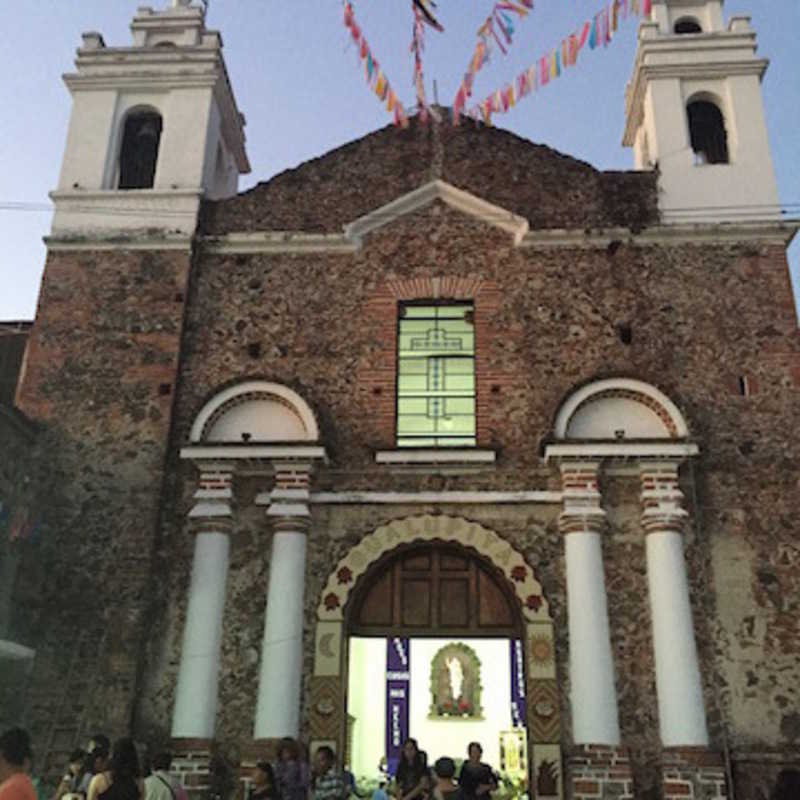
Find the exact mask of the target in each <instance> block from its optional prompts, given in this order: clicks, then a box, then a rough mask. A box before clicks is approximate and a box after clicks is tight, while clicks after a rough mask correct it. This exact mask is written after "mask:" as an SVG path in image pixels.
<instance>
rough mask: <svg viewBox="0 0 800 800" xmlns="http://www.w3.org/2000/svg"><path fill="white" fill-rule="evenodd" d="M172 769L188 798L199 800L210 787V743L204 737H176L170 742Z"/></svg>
mask: <svg viewBox="0 0 800 800" xmlns="http://www.w3.org/2000/svg"><path fill="white" fill-rule="evenodd" d="M172 746H173V752H174V755H173V757H172V769H171V770H170V773H171V774H172V775H174V776H175V777H176V778H177V779H178V780H179V781H180V782H181V784H183V786H185V787H186V792H187V793H188V795H189V798H190V800H200V799H201V798H204V797H206V796H207V795H208V792H209V790H210V788H211V758H212V755H213V753H212V744H211V742H208V741H206V740H204V739H178V740H173V742H172Z"/></svg>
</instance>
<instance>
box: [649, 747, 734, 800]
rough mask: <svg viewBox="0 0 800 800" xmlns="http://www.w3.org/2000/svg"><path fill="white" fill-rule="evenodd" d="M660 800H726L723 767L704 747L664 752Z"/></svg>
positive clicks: (716, 757)
mask: <svg viewBox="0 0 800 800" xmlns="http://www.w3.org/2000/svg"><path fill="white" fill-rule="evenodd" d="M661 778H662V792H663V795H662V796H663V800H726V798H727V797H728V789H727V780H726V775H725V767H724V764H723V761H722V758H721V756H720V755H719V754H717V753H714V752H711V751H709V750H706V749H704V748H680V749H677V748H676V749H672V748H671V749H669V750H665V751H664V754H663V756H662V767H661Z"/></svg>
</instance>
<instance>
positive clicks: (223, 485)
mask: <svg viewBox="0 0 800 800" xmlns="http://www.w3.org/2000/svg"><path fill="white" fill-rule="evenodd" d="M232 483H233V475H232V474H231V473H230V472H222V471H220V472H202V473H200V478H199V479H198V481H197V488H198V489H200V491H204V492H208V491H224V490H226V489H230V488H231V485H232Z"/></svg>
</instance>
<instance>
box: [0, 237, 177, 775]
mask: <svg viewBox="0 0 800 800" xmlns="http://www.w3.org/2000/svg"><path fill="white" fill-rule="evenodd" d="M188 274H189V256H188V253H180V252H164V253H153V252H145V253H142V252H124V251H116V252H80V251H78V252H56V253H51V254H50V255H49V257H48V260H47V264H46V267H45V274H44V279H43V284H42V290H41V295H40V298H39V308H38V313H37V318H36V323H35V325H34V328H33V331H32V333H31V338H30V342H29V350H28V360H27V369H26V372H25V375H24V379H23V383H22V386H21V390H20V394H19V402H20V407H21V409H22V410H23V411H24V412H25V413H26V414H27V415H28V416H29V417H31V418H32V419H34V420H35V421H36V422H37V423H39V425H40V427H41V429H42V432H41V435H40V446H41V448H42V452H43V453H44V458H45V459H46V463H47V466H48V470H49V483H48V485H47V487H46V491H47V499H48V503H47V505H48V509H49V515H50V520H51V523H50V525H49V526H48V527H47V529H46V530H44V531H43V533H42V537H41V539H42V541H41V544H40V546H38V547H32V548H29V551H28V552H27V553H26V555H25V558H24V560H23V563H22V565H21V567H20V575H21V576H24V578H23V579H22V580H18V582H17V588H16V591H15V604H14V606H15V615H14V620H13V623H12V628H13V630H14V631H15V635H16V636H18V638H19V639H20V640H22V641H24V642H25V643H26V644H29V645H30V646H32V647H33V648H34V649H35V650H36V653H37V654H36V659H35V664H34V671H33V675H32V680H31V684H30V687H29V696H28V710H27V716H26V724H27V726H28V727H29V728H30V730H31V733H32V736H33V740H34V747H35V750H36V752H37V754H38V756H39V760H38V761H37V768H38V769H40V770H43V771H44V772H46V773H48V774H49V773H52V772H53V771H54V770H56V769H61V768H62V767H63V763H64V758H65V754H68V752H69V751H70V750H71V749H73V748H74V747H75V746H77V745H79V744H81V745H82V744H84V739H85V738H86V737H88V736H89V735H90V734H91V733H92V732H94V731H95V730H104V731H106V732H107V733H108V734H109V735H111V736H114V735H120V734H122V733H125V732H127V731H129V730H130V725H131V719H132V715H133V711H134V703H135V698H136V685H137V680H138V673H139V670H140V652H141V649H142V637H143V634H144V632H145V631H146V630H147V629H148V628H149V626H150V625H152V624H154V621H153V620H152V619H151V618H150V617H149V612H150V610H151V602H152V597H153V593H154V592H157V590H158V587H159V586H160V580H158V577H157V575H156V574H154V572H153V566H154V563H155V559H156V555H157V552H158V547H159V546H160V542H159V539H158V538H157V536H156V526H157V520H158V518H159V514H160V493H161V487H162V483H163V478H164V467H165V460H166V458H167V453H168V437H169V431H170V421H171V414H172V403H173V399H174V389H175V382H176V379H177V365H178V359H179V350H180V337H181V329H182V319H183V310H184V296H185V292H186V289H187V279H188Z"/></svg>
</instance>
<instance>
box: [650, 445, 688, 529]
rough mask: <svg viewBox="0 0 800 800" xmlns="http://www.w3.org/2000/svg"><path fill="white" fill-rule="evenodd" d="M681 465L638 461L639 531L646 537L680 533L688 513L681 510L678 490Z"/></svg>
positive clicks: (680, 496)
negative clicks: (640, 501)
mask: <svg viewBox="0 0 800 800" xmlns="http://www.w3.org/2000/svg"><path fill="white" fill-rule="evenodd" d="M680 465H681V462H680V460H678V459H675V460H660V461H642V462H640V463H639V477H640V479H641V482H642V495H641V500H642V528H643V529H644V532H645V534H648V533H683V529H684V525H685V524H686V521H687V519H688V518H689V512H688V511H686V509H685V508H684V507H683V502H684V495H683V492H682V491H681V488H680V482H679V481H680V479H679V474H678V472H679V469H680Z"/></svg>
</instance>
